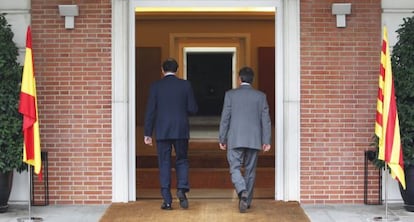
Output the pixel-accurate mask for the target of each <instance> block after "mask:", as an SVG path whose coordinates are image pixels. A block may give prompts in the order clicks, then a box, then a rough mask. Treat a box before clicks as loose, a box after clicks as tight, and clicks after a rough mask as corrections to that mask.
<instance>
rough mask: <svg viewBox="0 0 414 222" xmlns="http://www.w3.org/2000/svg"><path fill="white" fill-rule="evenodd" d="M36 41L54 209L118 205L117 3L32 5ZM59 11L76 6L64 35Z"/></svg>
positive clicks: (46, 1) (91, 0)
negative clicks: (114, 111)
mask: <svg viewBox="0 0 414 222" xmlns="http://www.w3.org/2000/svg"><path fill="white" fill-rule="evenodd" d="M31 2H32V34H33V53H34V61H35V74H36V80H37V93H38V109H39V119H40V132H41V146H42V151H47V152H48V156H49V158H48V163H49V189H50V190H49V192H50V204H52V205H53V204H107V203H110V202H111V199H112V173H111V170H112V169H111V168H112V157H111V155H112V153H111V1H110V0H77V1H64V0H32V1H31ZM59 4H78V5H79V16H77V17H75V29H73V30H66V29H65V21H64V20H65V19H64V17H61V16H60V15H59V10H58V5H59Z"/></svg>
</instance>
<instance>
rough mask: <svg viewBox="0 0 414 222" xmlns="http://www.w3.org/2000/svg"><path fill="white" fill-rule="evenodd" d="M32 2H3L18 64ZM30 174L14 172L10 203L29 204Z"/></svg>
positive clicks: (3, 10) (23, 45) (22, 59)
mask: <svg viewBox="0 0 414 222" xmlns="http://www.w3.org/2000/svg"><path fill="white" fill-rule="evenodd" d="M30 8H31V4H30V0H14V1H1V4H0V13H7V15H6V19H7V22H8V23H9V24H10V25H11V29H12V31H13V34H14V37H13V41H14V42H15V43H16V46H17V47H18V48H19V56H18V58H17V60H18V63H20V64H21V65H23V63H24V56H25V53H26V31H27V26H29V25H30V19H31V14H30ZM29 191H30V188H29V179H28V172H27V171H23V172H22V173H18V172H17V171H14V175H13V186H12V191H11V193H10V198H9V202H15V203H16V202H27V201H28V200H29Z"/></svg>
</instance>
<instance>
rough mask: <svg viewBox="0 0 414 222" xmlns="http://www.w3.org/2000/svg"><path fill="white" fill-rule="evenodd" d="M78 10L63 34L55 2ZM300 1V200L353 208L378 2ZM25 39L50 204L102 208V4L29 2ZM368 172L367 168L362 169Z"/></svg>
mask: <svg viewBox="0 0 414 222" xmlns="http://www.w3.org/2000/svg"><path fill="white" fill-rule="evenodd" d="M72 2H75V3H76V4H78V5H79V7H80V15H79V16H77V17H75V29H74V30H66V29H65V28H64V17H61V16H60V15H59V12H58V5H59V4H72ZM333 2H338V1H335V0H302V1H301V201H302V202H303V203H362V202H363V191H364V189H363V181H364V151H365V150H366V149H368V148H369V143H370V138H371V136H372V135H373V124H374V115H375V102H376V90H377V85H376V84H377V78H378V69H379V52H380V40H381V39H380V38H381V27H380V22H381V7H380V4H381V2H380V1H378V0H348V1H346V2H351V3H352V14H351V15H348V16H347V27H346V28H336V25H335V22H336V19H335V16H333V15H332V14H331V4H332V3H333ZM32 34H33V53H34V59H35V72H36V77H37V85H38V106H39V118H40V127H41V142H42V149H43V151H48V153H49V186H50V203H51V204H104V203H110V202H111V198H112V197H111V192H112V186H111V185H112V180H111V176H112V174H111V166H112V163H111V1H110V0H100V1H97V0H78V1H64V0H60V1H59V0H32ZM369 169H370V175H374V174H375V170H374V169H373V167H372V166H371V165H369Z"/></svg>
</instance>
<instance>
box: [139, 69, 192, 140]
mask: <svg viewBox="0 0 414 222" xmlns="http://www.w3.org/2000/svg"><path fill="white" fill-rule="evenodd" d="M197 110H198V106H197V103H196V100H195V97H194V92H193V89H192V87H191V84H190V82H189V81H187V80H183V79H179V78H177V77H176V76H175V75H166V76H164V78H162V79H161V80H158V81H156V82H154V83H152V84H151V87H150V92H149V98H148V103H147V109H146V113H145V124H144V136H152V133H153V130H154V128H155V137H156V140H164V139H189V137H190V129H189V128H190V126H189V120H188V116H189V115H190V114H194V113H196V112H197Z"/></svg>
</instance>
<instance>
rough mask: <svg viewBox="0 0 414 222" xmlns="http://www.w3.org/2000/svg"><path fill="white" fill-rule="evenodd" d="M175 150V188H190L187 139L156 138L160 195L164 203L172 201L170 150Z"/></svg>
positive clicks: (186, 189)
mask: <svg viewBox="0 0 414 222" xmlns="http://www.w3.org/2000/svg"><path fill="white" fill-rule="evenodd" d="M173 148H174V150H175V156H176V157H175V173H176V178H177V189H182V190H183V191H184V192H188V191H189V190H190V186H189V184H188V168H189V165H188V157H187V153H188V139H170V140H157V154H158V168H159V170H160V175H159V176H160V185H161V195H162V197H163V199H164V202H165V203H171V202H172V196H171V152H172V149H173Z"/></svg>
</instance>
